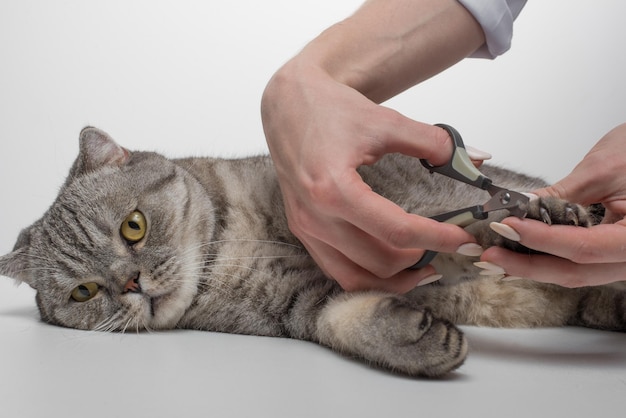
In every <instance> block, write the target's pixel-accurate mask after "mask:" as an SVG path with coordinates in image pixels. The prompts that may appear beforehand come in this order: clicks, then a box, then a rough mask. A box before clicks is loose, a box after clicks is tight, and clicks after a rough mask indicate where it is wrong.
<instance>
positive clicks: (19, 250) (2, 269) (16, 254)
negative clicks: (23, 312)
mask: <svg viewBox="0 0 626 418" xmlns="http://www.w3.org/2000/svg"><path fill="white" fill-rule="evenodd" d="M31 228H32V227H30V228H27V229H25V230H23V231H22V232H21V233H20V236H19V238H18V239H17V243H16V244H15V248H13V251H12V252H10V253H8V254H7V255H4V256H2V257H0V276H7V277H10V278H12V279H15V280H16V281H17V284H20V283H21V282H25V283H27V284H28V285H29V286H30V287H32V288H34V287H35V286H34V283H33V280H32V275H31V274H30V273H29V272H30V271H31V270H30V268H29V265H28V251H29V248H30V230H31Z"/></svg>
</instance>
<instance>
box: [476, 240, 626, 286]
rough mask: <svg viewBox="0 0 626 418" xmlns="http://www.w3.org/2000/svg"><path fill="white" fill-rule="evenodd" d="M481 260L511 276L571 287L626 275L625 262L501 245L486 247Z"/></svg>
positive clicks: (597, 282) (608, 281) (608, 280)
mask: <svg viewBox="0 0 626 418" xmlns="http://www.w3.org/2000/svg"><path fill="white" fill-rule="evenodd" d="M481 260H482V261H488V262H490V263H493V264H496V265H498V266H500V267H502V268H503V269H504V271H505V272H506V274H507V275H508V276H513V277H520V278H524V279H529V280H534V281H538V282H543V283H553V284H558V285H560V286H564V287H571V288H575V287H583V286H599V285H603V284H608V283H613V282H616V281H619V280H621V279H622V278H623V277H624V275H625V274H626V264H625V263H613V264H577V263H574V262H572V261H570V260H566V259H564V258H559V257H554V256H551V255H545V254H533V255H529V254H521V253H515V252H512V251H509V250H505V249H504V248H500V247H492V248H489V249H488V250H486V251H485V252H484V253H483V255H482V257H481Z"/></svg>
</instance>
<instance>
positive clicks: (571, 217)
mask: <svg viewBox="0 0 626 418" xmlns="http://www.w3.org/2000/svg"><path fill="white" fill-rule="evenodd" d="M565 220H566V221H567V224H568V225H574V226H578V215H577V214H576V212H575V211H574V209H572V208H570V207H566V208H565Z"/></svg>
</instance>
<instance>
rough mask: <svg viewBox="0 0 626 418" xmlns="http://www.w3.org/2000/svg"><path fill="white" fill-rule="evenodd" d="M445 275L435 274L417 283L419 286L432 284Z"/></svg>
mask: <svg viewBox="0 0 626 418" xmlns="http://www.w3.org/2000/svg"><path fill="white" fill-rule="evenodd" d="M442 277H443V274H433V275H432V276H428V277H426V278H425V279H424V280H422V281H421V282H419V283H418V284H417V287H420V286H426V285H427V284H431V283H434V282H436V281H437V280H440V279H441V278H442Z"/></svg>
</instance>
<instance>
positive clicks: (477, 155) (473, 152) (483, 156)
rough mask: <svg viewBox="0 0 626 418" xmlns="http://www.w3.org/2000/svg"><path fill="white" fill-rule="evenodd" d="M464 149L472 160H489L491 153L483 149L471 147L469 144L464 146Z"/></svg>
mask: <svg viewBox="0 0 626 418" xmlns="http://www.w3.org/2000/svg"><path fill="white" fill-rule="evenodd" d="M465 151H467V155H468V156H469V157H470V159H472V160H479V161H483V160H491V154H489V153H488V152H485V151H481V150H479V149H477V148H474V147H471V146H469V145H466V146H465Z"/></svg>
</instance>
